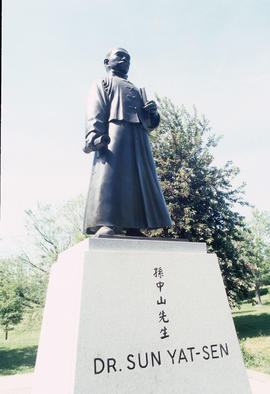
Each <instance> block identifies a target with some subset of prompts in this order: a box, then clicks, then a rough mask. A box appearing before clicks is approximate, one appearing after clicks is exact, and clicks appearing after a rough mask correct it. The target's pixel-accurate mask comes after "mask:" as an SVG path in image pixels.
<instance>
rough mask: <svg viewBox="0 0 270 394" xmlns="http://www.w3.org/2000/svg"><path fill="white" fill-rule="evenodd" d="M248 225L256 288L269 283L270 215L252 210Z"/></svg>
mask: <svg viewBox="0 0 270 394" xmlns="http://www.w3.org/2000/svg"><path fill="white" fill-rule="evenodd" d="M252 216H253V217H252V220H251V221H250V222H249V223H248V227H249V230H250V246H249V247H250V249H252V254H251V261H252V263H253V265H254V267H255V270H254V277H255V281H256V284H257V286H261V285H262V284H267V283H269V281H270V213H269V212H267V211H261V212H260V211H259V210H254V211H253V212H252Z"/></svg>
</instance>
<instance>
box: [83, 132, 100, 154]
mask: <svg viewBox="0 0 270 394" xmlns="http://www.w3.org/2000/svg"><path fill="white" fill-rule="evenodd" d="M98 137H99V135H98V134H96V133H89V134H88V136H87V137H86V138H85V147H84V148H83V151H84V152H85V153H90V152H93V151H96V150H97V148H96V147H95V145H94V141H95V139H96V138H98Z"/></svg>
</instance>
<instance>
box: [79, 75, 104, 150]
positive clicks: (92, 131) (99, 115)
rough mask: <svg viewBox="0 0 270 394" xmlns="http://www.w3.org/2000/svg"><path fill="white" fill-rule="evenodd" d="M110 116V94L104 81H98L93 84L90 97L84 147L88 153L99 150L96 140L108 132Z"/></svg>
mask: <svg viewBox="0 0 270 394" xmlns="http://www.w3.org/2000/svg"><path fill="white" fill-rule="evenodd" d="M108 117H109V103H108V96H107V94H106V92H105V91H104V88H103V85H102V81H98V82H96V83H94V84H93V85H92V87H91V89H90V93H89V97H88V103H87V118H86V130H85V148H84V151H85V152H86V153H88V152H91V151H94V150H97V148H96V147H95V145H94V141H95V140H96V139H97V138H99V137H100V136H102V135H107V134H108Z"/></svg>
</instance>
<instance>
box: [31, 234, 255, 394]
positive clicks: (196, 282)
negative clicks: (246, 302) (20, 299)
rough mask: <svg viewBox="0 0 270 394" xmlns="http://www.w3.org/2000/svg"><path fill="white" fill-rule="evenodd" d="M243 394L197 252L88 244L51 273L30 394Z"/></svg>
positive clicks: (234, 354) (210, 265)
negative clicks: (32, 386) (31, 392)
mask: <svg viewBox="0 0 270 394" xmlns="http://www.w3.org/2000/svg"><path fill="white" fill-rule="evenodd" d="M138 393H140V394H150V393H155V394H164V393H169V394H179V393H185V394H198V393H202V394H225V393H226V394H228V393H230V394H248V393H250V389H249V385H248V381H247V376H246V372H245V369H244V365H243V361H242V356H241V352H240V349H239V344H238V340H237V337H236V333H235V329H234V325H233V321H232V317H231V312H230V308H229V306H228V302H227V298H226V294H225V290H224V286H223V282H222V278H221V274H220V270H219V266H218V262H217V258H216V256H215V255H210V254H207V253H206V248H205V244H200V243H191V242H177V241H154V240H147V239H142V240H132V239H127V240H125V239H113V238H111V239H90V240H85V241H83V242H81V243H80V244H78V245H76V246H74V247H73V248H71V249H69V250H68V251H66V252H64V253H62V254H61V255H60V257H59V260H58V262H57V263H56V264H54V266H53V268H52V272H51V277H50V282H49V287H48V294H47V302H46V307H45V312H44V320H43V326H42V331H41V337H40V345H39V350H38V356H37V363H36V370H35V382H34V389H33V394H138Z"/></svg>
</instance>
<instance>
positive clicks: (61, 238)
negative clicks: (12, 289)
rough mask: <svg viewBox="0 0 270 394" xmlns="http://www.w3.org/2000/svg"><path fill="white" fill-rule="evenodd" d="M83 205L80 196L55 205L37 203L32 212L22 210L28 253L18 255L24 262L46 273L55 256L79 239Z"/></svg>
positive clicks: (80, 236) (82, 236) (80, 237)
mask: <svg viewBox="0 0 270 394" xmlns="http://www.w3.org/2000/svg"><path fill="white" fill-rule="evenodd" d="M84 205H85V199H84V197H83V196H82V195H80V196H78V197H77V198H76V199H72V200H69V201H66V202H64V203H62V204H59V205H50V204H40V203H38V204H37V207H36V209H35V210H30V209H29V210H26V211H25V213H26V215H27V224H26V228H27V230H28V236H29V239H31V244H30V246H31V253H24V254H23V255H22V258H24V261H25V262H26V263H28V264H29V265H32V267H36V268H38V269H40V270H41V271H43V272H48V271H49V269H50V267H51V265H52V263H54V262H55V261H56V260H57V257H58V254H59V253H61V252H63V251H64V250H66V249H68V248H69V247H71V246H73V245H75V244H76V243H78V242H79V241H81V240H83V239H84V238H85V236H84V235H83V234H82V229H81V227H82V222H83V210H84ZM30 255H31V256H30Z"/></svg>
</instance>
